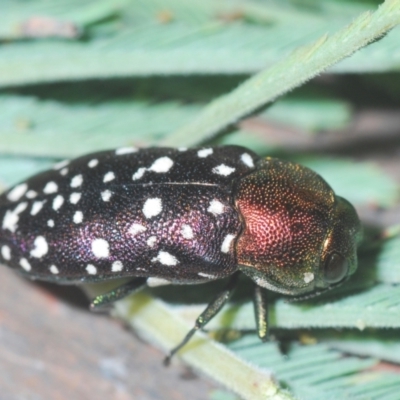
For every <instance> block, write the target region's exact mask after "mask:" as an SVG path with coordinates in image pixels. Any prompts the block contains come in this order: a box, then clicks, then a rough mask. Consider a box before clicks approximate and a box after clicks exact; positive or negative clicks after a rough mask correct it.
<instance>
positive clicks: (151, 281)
mask: <svg viewBox="0 0 400 400" xmlns="http://www.w3.org/2000/svg"><path fill="white" fill-rule="evenodd" d="M146 284H147V286H149V287H157V286H165V285H170V284H171V282H170V281H167V280H166V279H163V278H147V281H146Z"/></svg>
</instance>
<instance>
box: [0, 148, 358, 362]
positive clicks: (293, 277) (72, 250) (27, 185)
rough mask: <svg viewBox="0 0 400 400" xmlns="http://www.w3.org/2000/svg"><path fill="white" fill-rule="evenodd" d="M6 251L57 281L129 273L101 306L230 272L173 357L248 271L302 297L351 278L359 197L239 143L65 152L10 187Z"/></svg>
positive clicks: (24, 269) (3, 234) (2, 248)
mask: <svg viewBox="0 0 400 400" xmlns="http://www.w3.org/2000/svg"><path fill="white" fill-rule="evenodd" d="M0 221H1V224H2V226H1V230H0V258H1V261H2V262H3V263H4V264H6V265H8V266H9V267H11V268H13V269H16V270H17V271H18V272H20V273H22V274H23V275H25V276H27V277H29V278H32V279H40V280H45V281H52V282H57V283H62V284H66V283H85V282H86V283H92V282H101V281H107V280H112V279H117V278H130V280H129V281H128V282H127V283H125V284H123V285H121V286H119V287H117V288H116V289H114V290H112V291H111V292H109V293H105V294H103V295H100V296H98V297H96V298H95V299H94V300H93V303H92V307H93V308H100V307H104V306H105V305H108V304H110V303H112V302H113V301H115V300H118V299H120V298H122V297H124V296H126V295H127V294H130V293H132V292H134V291H135V290H138V289H140V288H142V287H143V286H145V285H148V286H157V285H162V284H169V283H172V284H198V283H204V282H209V281H213V280H216V279H221V278H226V277H230V278H229V280H228V283H227V284H226V286H225V287H224V289H223V290H222V291H221V293H219V294H218V295H217V296H216V297H215V299H214V300H213V301H212V302H211V303H210V304H209V305H208V306H207V308H206V309H205V311H204V312H203V313H202V314H201V315H200V316H199V317H198V319H197V320H196V323H195V326H194V327H193V329H192V330H191V331H190V332H189V333H188V334H187V336H186V337H185V338H184V339H183V340H182V342H181V343H180V344H179V345H178V346H177V347H175V348H174V349H173V350H172V351H171V352H170V355H169V356H168V357H167V361H169V359H170V357H171V356H172V355H173V354H174V353H176V351H177V350H179V349H180V348H181V347H182V346H183V345H184V344H185V343H187V341H188V340H189V339H190V338H191V336H192V335H193V334H194V332H195V331H196V330H198V329H201V328H203V327H204V326H205V324H206V323H207V322H208V321H210V319H211V318H212V317H213V316H214V315H216V314H217V313H218V311H219V310H220V309H221V308H222V306H223V305H224V304H225V303H226V301H227V300H228V298H229V297H230V295H231V293H232V291H233V289H234V287H235V285H236V281H237V277H238V274H239V273H244V274H245V275H247V276H248V277H250V278H251V279H252V280H253V281H254V283H255V285H254V286H255V296H254V298H255V310H256V313H255V314H256V324H257V331H258V335H259V336H260V338H261V339H262V340H265V339H266V338H267V314H266V307H265V304H264V301H265V300H264V298H263V292H262V288H266V289H269V290H272V291H275V292H280V293H283V294H286V295H292V296H305V295H306V294H307V293H315V292H318V291H324V290H327V289H330V288H332V287H335V286H337V285H338V284H340V283H342V282H343V281H344V280H345V279H347V277H349V276H350V275H351V274H353V273H354V272H355V270H356V267H357V254H356V247H357V241H358V238H359V237H360V230H361V228H360V222H359V219H358V216H357V213H356V211H355V209H354V208H353V206H352V205H351V204H350V203H349V202H348V201H346V200H345V199H343V198H342V197H339V196H336V195H335V193H334V192H333V190H332V189H331V187H330V186H329V185H328V184H327V183H326V182H325V181H324V180H323V179H322V177H321V176H319V175H318V174H316V173H315V172H313V171H311V170H310V169H308V168H306V167H304V166H301V165H299V164H296V163H292V162H289V161H282V160H279V159H276V158H270V157H267V158H260V157H259V156H257V155H256V154H255V153H254V152H252V151H250V150H248V149H246V148H243V147H240V146H222V147H204V148H193V149H186V148H181V149H173V148H147V149H137V148H133V147H126V148H120V149H117V150H112V151H102V152H98V153H94V154H89V155H85V156H83V157H79V158H77V159H75V160H72V161H64V162H61V163H58V164H56V165H55V166H54V168H53V169H52V170H48V171H46V172H42V173H39V174H37V175H35V176H33V177H32V178H30V179H28V180H26V181H25V182H22V183H19V184H17V185H16V186H14V187H13V188H11V189H10V190H8V191H7V192H5V193H4V194H2V195H1V196H0Z"/></svg>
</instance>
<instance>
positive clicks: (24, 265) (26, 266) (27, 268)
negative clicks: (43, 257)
mask: <svg viewBox="0 0 400 400" xmlns="http://www.w3.org/2000/svg"><path fill="white" fill-rule="evenodd" d="M19 265H20V266H21V267H22V268H23V269H24V270H25V271H27V272H29V271H30V270H31V269H32V267H31V264H29V262H28V260H27V259H26V258H21V259H20V260H19Z"/></svg>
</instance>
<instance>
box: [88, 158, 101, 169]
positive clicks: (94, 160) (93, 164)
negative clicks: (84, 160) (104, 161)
mask: <svg viewBox="0 0 400 400" xmlns="http://www.w3.org/2000/svg"><path fill="white" fill-rule="evenodd" d="M97 165H99V160H98V159H97V158H93V160H90V161H89V162H88V167H89V168H94V167H96V166H97Z"/></svg>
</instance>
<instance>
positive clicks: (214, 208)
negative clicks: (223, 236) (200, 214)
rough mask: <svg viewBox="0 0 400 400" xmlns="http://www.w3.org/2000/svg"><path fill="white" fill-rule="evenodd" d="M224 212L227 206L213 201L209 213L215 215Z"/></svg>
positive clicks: (208, 209)
mask: <svg viewBox="0 0 400 400" xmlns="http://www.w3.org/2000/svg"><path fill="white" fill-rule="evenodd" d="M224 210H225V206H224V205H223V204H222V203H221V202H220V201H218V200H211V201H210V206H209V207H208V208H207V211H208V212H210V213H211V214H215V215H219V214H222V213H223V212H224Z"/></svg>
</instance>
